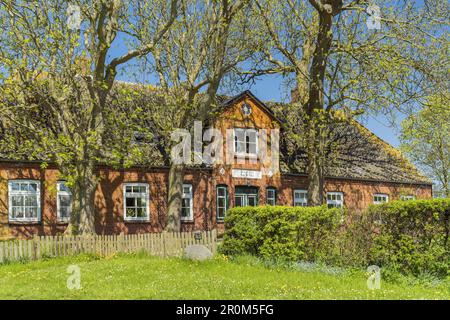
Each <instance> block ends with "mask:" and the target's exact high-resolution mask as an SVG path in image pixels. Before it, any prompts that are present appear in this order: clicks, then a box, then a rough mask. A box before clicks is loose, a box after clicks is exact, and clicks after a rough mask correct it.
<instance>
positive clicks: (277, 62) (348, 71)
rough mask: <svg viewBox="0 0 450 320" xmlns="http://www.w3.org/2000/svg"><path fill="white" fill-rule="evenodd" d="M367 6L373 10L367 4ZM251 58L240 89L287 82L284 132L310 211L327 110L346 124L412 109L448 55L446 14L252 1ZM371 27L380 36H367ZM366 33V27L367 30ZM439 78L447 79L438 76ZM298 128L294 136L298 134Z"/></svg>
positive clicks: (392, 6) (337, 1) (395, 6)
mask: <svg viewBox="0 0 450 320" xmlns="http://www.w3.org/2000/svg"><path fill="white" fill-rule="evenodd" d="M374 3H375V2H374ZM255 4H256V5H255V7H254V8H255V10H254V11H253V13H254V19H255V20H258V21H260V25H261V29H260V32H258V33H256V34H255V36H256V38H257V39H258V40H257V43H256V44H255V48H258V52H259V54H258V55H257V59H256V60H254V61H253V62H254V63H253V68H252V69H251V70H250V71H246V72H243V74H244V75H245V77H244V81H250V80H253V79H254V78H255V77H257V76H259V75H264V74H281V75H283V76H286V78H287V79H290V80H293V81H294V82H295V86H294V87H295V90H294V91H295V92H294V95H295V97H296V101H297V103H296V104H293V105H291V108H293V112H292V115H293V116H292V117H289V119H288V127H290V128H292V129H293V130H291V133H292V138H293V139H294V140H295V141H296V142H297V144H299V145H301V146H302V147H303V149H304V150H305V151H306V157H307V165H306V168H305V170H306V171H307V172H308V177H309V188H308V200H309V204H311V205H318V204H321V203H323V195H324V193H323V184H324V175H325V174H326V172H325V169H324V168H325V167H326V162H327V159H326V155H325V154H326V152H325V150H327V149H328V137H329V130H328V127H329V124H330V122H333V121H334V120H333V119H334V115H335V114H336V113H335V112H334V111H335V110H342V111H343V112H342V113H340V116H344V117H347V118H352V117H354V116H357V115H360V114H361V113H364V112H365V113H374V112H376V113H378V112H384V113H387V114H389V113H392V112H393V110H403V109H406V108H408V109H409V108H412V107H413V105H414V103H413V102H414V101H417V100H419V99H421V98H423V97H424V96H426V95H427V93H429V92H430V87H432V85H433V84H435V83H437V81H434V82H433V80H436V73H435V71H436V70H438V69H441V70H442V64H440V61H441V59H442V57H444V56H445V55H444V54H442V53H443V52H446V51H445V50H446V49H448V38H447V37H448V36H447V34H445V33H444V32H443V26H445V25H448V21H447V20H446V17H448V6H442V5H439V2H436V1H428V2H427V6H424V5H423V4H422V5H421V4H420V2H415V1H399V2H396V3H393V2H392V1H388V0H386V1H377V2H376V4H377V5H378V6H379V9H380V12H381V16H380V17H379V18H377V17H375V16H373V13H374V12H376V11H377V10H367V8H368V6H369V5H371V4H372V2H371V1H365V0H351V1H350V0H349V1H343V0H309V1H300V0H298V1H297V0H287V1H272V0H255ZM367 19H376V20H375V21H374V22H375V23H374V24H373V25H375V26H376V25H377V23H378V22H380V23H381V29H369V28H368V25H367V24H366V22H367ZM369 25H370V26H372V24H370V23H369ZM444 72H447V71H445V70H444ZM299 128H300V129H299Z"/></svg>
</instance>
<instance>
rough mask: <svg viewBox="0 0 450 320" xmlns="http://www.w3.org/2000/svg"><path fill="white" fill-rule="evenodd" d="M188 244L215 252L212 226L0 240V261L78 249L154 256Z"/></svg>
mask: <svg viewBox="0 0 450 320" xmlns="http://www.w3.org/2000/svg"><path fill="white" fill-rule="evenodd" d="M191 244H202V245H205V246H206V247H208V249H210V250H211V251H212V252H213V253H215V251H216V246H217V233H216V230H212V231H203V232H179V233H172V232H162V233H145V234H131V235H92V236H91V235H89V236H54V237H51V236H50V237H47V236H46V237H34V238H33V239H30V240H11V241H0V263H3V262H6V261H20V260H36V259H40V258H42V257H61V256H70V255H76V254H80V253H91V254H98V255H101V256H108V255H112V254H115V253H131V252H140V251H144V252H147V253H149V254H150V255H155V256H161V257H180V256H182V255H183V252H184V249H185V248H186V246H188V245H191Z"/></svg>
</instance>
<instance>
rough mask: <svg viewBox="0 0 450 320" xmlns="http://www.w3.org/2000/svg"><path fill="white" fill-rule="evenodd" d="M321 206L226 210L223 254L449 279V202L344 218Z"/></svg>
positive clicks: (407, 204)
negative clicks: (379, 269) (368, 268)
mask: <svg viewBox="0 0 450 320" xmlns="http://www.w3.org/2000/svg"><path fill="white" fill-rule="evenodd" d="M343 215H344V212H343V211H342V210H340V209H327V208H326V207H281V206H265V207H240V208H233V209H231V210H229V211H228V214H227V217H226V219H225V234H224V241H223V244H222V247H221V250H222V252H223V253H225V254H228V255H246V254H247V255H248V254H250V255H255V256H258V257H262V258H264V259H265V260H267V259H269V260H272V261H277V262H283V261H310V262H318V263H326V264H331V265H335V266H344V267H363V268H367V266H369V265H371V264H375V265H378V266H379V267H381V268H383V269H384V270H385V272H389V273H390V274H400V273H402V274H406V275H415V276H422V275H429V276H431V277H434V276H437V277H446V276H450V271H449V270H450V243H449V239H448V238H449V229H450V226H449V220H450V217H449V216H450V199H432V200H416V201H393V202H390V203H387V204H382V205H372V206H370V207H369V208H368V210H367V211H366V212H363V213H362V214H359V215H352V216H348V218H349V219H347V222H346V224H345V225H343V223H342V221H343Z"/></svg>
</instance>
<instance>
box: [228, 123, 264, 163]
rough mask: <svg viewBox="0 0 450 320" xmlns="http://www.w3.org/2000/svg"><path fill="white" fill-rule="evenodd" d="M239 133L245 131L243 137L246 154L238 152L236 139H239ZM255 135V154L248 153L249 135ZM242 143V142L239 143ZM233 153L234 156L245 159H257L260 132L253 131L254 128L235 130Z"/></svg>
mask: <svg viewBox="0 0 450 320" xmlns="http://www.w3.org/2000/svg"><path fill="white" fill-rule="evenodd" d="M237 131H243V132H244V133H243V135H242V136H243V137H244V141H243V143H244V149H245V151H244V152H237V150H236V137H239V135H238V134H237ZM250 132H251V133H254V134H255V139H256V140H255V153H248V152H247V133H250ZM239 142H240V143H242V141H238V143H239ZM233 151H234V154H235V155H237V156H244V157H257V156H258V151H259V135H258V130H256V129H253V128H234V129H233Z"/></svg>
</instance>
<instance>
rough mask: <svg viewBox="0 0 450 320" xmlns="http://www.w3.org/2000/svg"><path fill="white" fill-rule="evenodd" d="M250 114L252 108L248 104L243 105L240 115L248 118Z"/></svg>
mask: <svg viewBox="0 0 450 320" xmlns="http://www.w3.org/2000/svg"><path fill="white" fill-rule="evenodd" d="M251 113H252V108H251V107H250V106H249V105H248V103H245V102H244V104H243V105H242V114H243V115H244V116H249V115H250V114H251Z"/></svg>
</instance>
